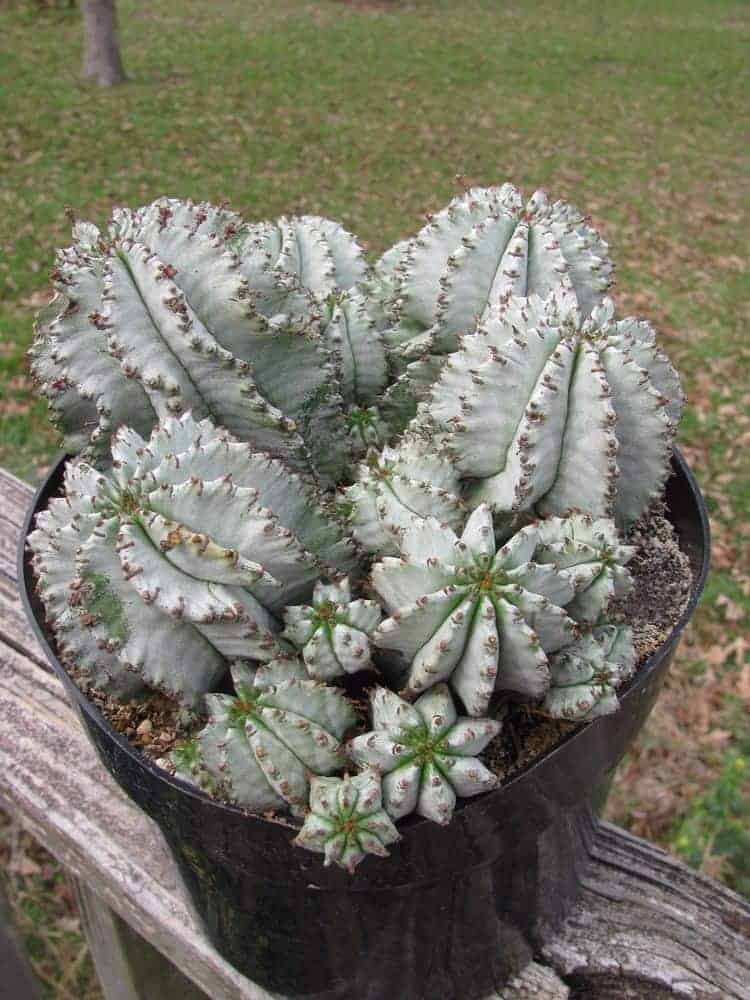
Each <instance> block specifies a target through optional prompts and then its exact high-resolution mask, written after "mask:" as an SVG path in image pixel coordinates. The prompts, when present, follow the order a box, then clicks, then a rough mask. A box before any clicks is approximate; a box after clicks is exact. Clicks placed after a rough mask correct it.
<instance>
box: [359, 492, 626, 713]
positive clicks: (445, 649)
mask: <svg viewBox="0 0 750 1000" xmlns="http://www.w3.org/2000/svg"><path fill="white" fill-rule="evenodd" d="M580 520H581V521H582V522H583V521H585V519H580ZM575 533H576V532H575V524H572V525H571V524H566V522H564V521H558V522H557V523H556V524H552V525H549V526H547V525H544V524H542V525H530V526H529V527H527V528H524V529H522V530H521V531H519V532H517V534H515V535H514V536H513V537H512V538H511V539H510V540H509V541H508V542H506V543H505V544H504V545H503V546H502V547H501V548H500V549H499V550H497V549H496V543H495V534H494V530H493V523H492V515H491V513H490V510H489V508H488V507H487V505H486V504H482V505H480V506H479V507H477V508H476V510H475V511H474V512H473V513H472V514H471V516H470V517H469V519H468V521H467V523H466V527H465V528H464V532H463V534H462V536H461V538H460V539H459V538H457V537H456V535H455V534H454V533H453V531H452V530H451V529H450V528H448V527H447V526H446V525H440V524H438V522H437V521H435V520H434V519H431V518H430V519H427V520H424V521H421V522H419V523H417V524H414V525H412V526H411V527H409V528H407V529H406V530H405V531H404V532H403V535H402V538H401V551H402V558H400V559H395V558H390V557H385V558H384V559H383V560H382V561H381V562H379V563H376V564H375V566H374V567H373V570H372V581H373V585H374V587H375V590H376V591H377V592H378V594H379V595H380V598H381V600H382V601H383V603H384V605H385V607H386V609H387V610H388V612H389V613H390V615H391V617H390V618H388V619H386V621H384V622H383V623H382V624H381V625H379V626H378V628H377V629H376V630H375V633H374V634H373V642H374V643H375V645H377V646H381V647H382V648H384V649H389V650H393V651H394V652H397V653H398V654H400V656H401V658H402V660H403V662H404V663H405V666H406V682H405V683H406V686H405V694H406V695H407V696H408V697H414V696H416V695H417V694H420V693H421V692H422V691H424V690H426V689H427V688H429V687H432V686H433V685H434V684H437V683H439V682H440V681H447V682H448V683H449V684H450V686H451V687H452V688H453V690H454V691H455V692H456V693H457V694H458V695H459V697H460V698H461V700H462V701H463V703H464V706H465V707H466V710H467V711H468V712H469V714H470V715H474V716H476V715H483V714H484V713H485V712H486V711H487V706H488V704H489V700H490V697H491V695H492V693H493V691H495V690H501V691H515V692H518V693H519V694H522V695H526V696H527V697H530V698H539V697H541V696H543V695H544V694H545V693H546V691H547V689H548V687H549V680H550V678H549V666H548V658H547V654H548V653H551V652H554V651H555V650H557V649H560V648H561V647H562V646H565V645H567V644H568V643H570V642H571V641H572V640H573V639H574V638H575V636H576V632H577V629H576V624H575V622H574V621H573V619H572V618H571V617H569V615H568V614H567V613H566V611H565V610H564V608H565V607H566V605H570V604H571V603H572V602H574V601H575V600H579V599H580V598H581V596H582V595H583V594H584V593H586V592H588V591H589V590H591V589H592V588H593V590H594V592H593V594H592V595H591V598H590V605H585V607H586V610H587V612H593V610H594V608H595V606H596V605H597V602H599V603H598V609H597V617H598V616H600V615H601V614H602V613H603V612H604V611H605V610H606V599H607V598H608V596H609V593H608V591H607V588H604V587H603V588H602V589H601V590H597V589H596V585H597V583H598V581H599V580H600V579H601V577H602V574H606V573H607V571H608V570H609V565H607V566H605V565H604V563H603V556H602V552H601V545H602V544H603V543H601V544H600V546H599V548H597V547H596V545H591V546H589V548H588V549H587V550H583V549H579V548H578V547H577V546H574V543H573V542H571V537H575ZM586 537H590V535H588V534H587V535H586ZM552 538H556V539H557V540H558V544H559V545H560V546H561V548H562V549H563V550H564V548H565V545H566V543H567V544H568V546H569V548H570V549H571V553H572V552H573V550H574V551H575V557H573V556H572V555H571V559H570V565H569V566H567V567H563V566H560V565H558V563H557V562H555V561H553V558H552V555H551V549H550V546H554V544H555V543H553V542H552V541H551V539H552ZM540 549H541V550H542V554H543V555H545V554H546V557H547V558H548V559H549V561H548V562H546V563H542V562H538V561H536V556H537V553H538V552H539V550H540ZM617 555H618V554H617V553H614V552H610V550H609V548H607V550H606V559H605V561H607V560H610V559H611V560H612V561H613V563H614V562H615V560H616V559H617ZM578 560H580V561H578ZM617 565H618V566H619V564H617ZM622 572H623V573H626V572H627V571H625V570H622Z"/></svg>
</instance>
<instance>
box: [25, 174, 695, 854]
mask: <svg viewBox="0 0 750 1000" xmlns="http://www.w3.org/2000/svg"><path fill="white" fill-rule="evenodd" d="M73 237H74V242H73V246H72V247H70V248H69V249H68V250H64V251H62V252H61V253H60V254H59V255H58V259H57V268H56V271H55V275H54V280H55V286H56V289H57V297H56V299H55V300H54V301H53V302H52V303H51V304H50V306H49V307H47V308H46V309H45V310H43V312H42V313H41V314H40V316H39V319H38V326H37V336H36V339H35V343H34V347H33V349H32V352H31V353H32V362H33V371H34V374H35V376H36V378H37V380H38V381H39V383H40V385H41V388H42V390H43V392H44V393H45V394H46V395H47V397H48V399H49V402H50V407H51V410H52V413H53V416H54V417H55V419H56V421H57V423H58V425H59V427H60V428H61V430H62V431H63V434H64V440H65V445H66V447H67V448H68V449H69V450H71V451H73V452H76V453H80V457H79V458H78V459H77V460H75V461H72V462H71V463H69V465H68V467H67V469H66V473H65V484H64V487H65V488H64V497H62V498H56V499H53V500H51V501H50V503H49V505H48V508H47V509H46V510H45V511H43V512H42V513H41V514H40V515H39V516H38V518H37V523H36V526H35V530H34V531H33V532H32V533H31V535H30V537H29V545H30V548H31V549H32V551H33V553H34V555H33V564H34V568H35V571H36V576H37V585H38V591H39V595H40V598H41V601H42V603H43V605H44V609H45V613H46V617H47V620H48V625H49V627H50V630H51V631H52V632H53V633H54V636H55V640H56V644H57V651H58V653H59V655H60V657H61V659H62V660H63V662H64V663H65V665H66V667H68V668H69V669H71V670H73V669H74V671H75V677H76V679H77V680H78V681H79V682H80V683H83V684H84V686H91V687H95V688H99V689H100V690H102V691H104V692H105V693H106V694H108V695H111V696H113V697H117V698H128V697H132V696H134V695H141V694H142V693H143V690H144V688H146V689H148V688H152V689H157V690H160V691H162V692H164V693H166V694H167V695H169V696H172V697H173V698H175V699H176V700H177V701H178V702H179V703H180V704H181V705H182V706H183V707H185V708H188V709H190V710H191V711H189V712H186V713H185V717H186V718H188V719H189V718H194V716H193V714H192V710H193V709H201V708H203V707H206V708H207V710H208V712H209V713H210V721H209V722H208V724H207V725H206V726H205V727H204V728H203V730H202V731H201V732H200V733H199V734H198V736H197V737H196V736H194V735H193V736H192V737H190V738H187V739H185V740H184V741H183V742H182V743H181V744H180V745H179V746H178V748H177V749H176V750H175V751H174V752H173V753H172V754H171V755H170V763H168V764H167V766H170V767H172V768H173V769H174V771H175V773H177V774H179V775H181V776H182V777H183V778H185V779H186V780H188V781H192V782H193V783H194V784H196V785H198V786H199V787H201V788H202V789H204V790H205V791H207V792H208V793H210V794H214V795H224V796H226V797H228V798H230V799H231V800H232V801H234V802H236V803H239V804H240V805H242V806H244V807H245V808H247V809H250V810H252V811H254V812H259V813H263V812H264V811H267V810H282V809H283V810H287V811H290V812H291V813H292V814H293V815H295V816H298V817H299V816H301V815H302V813H303V812H304V810H305V808H306V807H307V805H308V803H309V809H308V811H307V813H306V816H305V821H304V825H303V827H302V829H301V831H300V833H299V836H298V837H297V840H296V843H298V844H299V845H301V846H303V847H306V848H308V849H310V850H313V851H319V852H321V853H323V854H324V855H325V863H326V864H331V863H336V864H339V865H341V866H342V867H344V868H347V869H348V870H350V871H352V870H353V869H354V868H355V866H356V865H357V864H358V863H359V862H360V861H361V860H362V858H363V857H364V856H365V855H366V854H367V853H373V854H376V855H384V854H386V853H387V850H386V849H387V846H388V845H389V844H390V843H392V842H393V841H395V840H396V839H397V838H398V833H397V831H396V829H395V827H394V825H393V820H394V819H400V818H401V817H404V816H406V815H407V814H410V813H413V812H416V813H419V814H421V815H422V816H426V817H428V818H430V819H432V820H435V821H437V822H439V823H446V822H448V821H449V820H450V818H451V815H452V813H453V809H454V806H455V804H456V801H457V799H459V798H462V797H467V796H470V795H476V794H479V793H480V792H483V791H486V790H488V789H490V788H492V787H494V786H495V785H496V784H497V778H496V777H495V776H494V775H493V774H492V773H491V772H490V771H489V770H488V769H487V768H486V767H485V766H484V765H483V764H482V762H481V761H480V760H479V758H478V756H477V755H478V754H479V753H480V752H481V751H482V750H483V749H484V748H485V747H486V746H487V744H488V743H489V741H490V740H491V739H492V738H493V737H494V736H495V735H496V734H497V732H498V731H499V728H500V723H499V722H497V721H494V720H492V719H489V718H486V717H485V716H486V715H487V713H488V708H489V704H490V700H491V698H492V696H493V694H495V693H498V694H502V693H508V694H512V695H515V696H520V697H521V698H522V699H525V700H527V701H530V700H534V701H536V702H538V703H539V705H540V706H541V708H540V711H541V713H542V714H547V715H549V716H552V717H555V718H564V719H570V720H573V721H581V722H585V721H588V720H590V719H593V718H595V717H596V716H597V715H602V714H604V713H606V712H609V711H612V710H614V708H615V707H616V705H617V695H616V689H617V687H618V685H619V684H620V683H621V682H622V681H624V680H625V679H626V678H628V677H629V676H630V675H631V674H632V672H633V670H634V665H635V656H634V652H633V644H632V637H631V634H630V630H629V629H628V628H627V627H625V626H621V625H616V626H615V625H611V624H610V623H609V618H608V614H607V611H608V608H609V605H610V603H611V602H612V601H613V600H615V599H621V598H622V597H623V596H624V595H625V594H626V593H627V590H628V588H629V587H630V585H631V580H630V575H629V573H628V570H627V568H626V564H627V562H628V560H629V559H630V558H631V556H632V554H633V549H632V548H631V547H630V546H627V545H625V544H623V542H622V540H621V538H620V536H619V535H618V528H620V529H622V528H625V527H628V526H629V525H630V524H631V523H632V522H633V521H635V520H636V519H637V518H638V517H639V516H640V515H641V513H642V512H643V511H644V509H646V508H647V507H648V505H649V504H650V503H651V501H653V500H655V499H656V498H657V497H659V496H660V494H661V493H662V492H663V485H664V482H665V477H666V475H667V472H668V462H669V458H670V450H671V445H672V439H673V436H674V432H675V428H676V424H677V421H678V420H679V416H680V409H681V406H682V393H681V390H680V386H679V381H678V378H677V375H676V373H675V372H674V370H673V368H672V367H671V365H670V364H669V361H668V360H667V359H666V357H665V356H664V355H663V354H662V353H661V351H660V350H659V348H658V347H657V346H656V341H655V335H654V333H653V331H652V330H651V328H650V327H649V326H648V325H647V324H645V323H642V322H639V321H636V320H633V319H625V320H620V321H617V320H615V318H614V313H613V306H612V303H611V301H610V300H609V299H607V298H605V293H606V289H607V286H608V284H609V279H610V275H611V270H612V265H611V264H610V262H609V260H608V258H607V253H606V244H604V243H603V242H602V241H601V239H600V238H599V236H598V235H597V234H596V233H595V232H594V231H593V230H592V229H591V228H590V227H589V226H588V225H587V223H585V222H584V221H583V220H582V219H581V218H580V217H579V216H578V214H577V213H576V212H575V211H574V210H573V209H571V208H570V207H569V206H567V205H565V204H563V203H561V202H557V203H555V204H553V205H550V204H549V202H548V201H547V199H546V196H544V195H543V194H542V193H540V192H537V194H535V195H534V196H533V197H532V199H531V200H530V201H529V202H528V203H527V204H526V205H524V204H523V202H522V199H521V197H520V195H519V194H518V192H517V191H516V190H515V189H514V188H513V187H511V186H510V185H504V186H502V187H498V188H487V189H479V188H477V189H472V190H470V191H467V192H466V193H465V194H464V195H462V196H461V197H459V198H457V199H455V200H454V201H453V202H452V203H451V205H450V206H448V208H447V209H445V210H444V211H442V212H440V213H438V215H436V216H435V217H434V218H433V219H432V220H431V221H430V223H429V224H428V225H427V226H426V227H425V228H424V229H423V230H422V231H421V232H420V233H419V234H418V235H417V236H416V237H415V238H414V239H412V240H409V241H406V242H404V243H400V244H397V245H396V246H395V247H393V248H392V249H391V250H389V251H388V252H387V253H386V254H385V255H384V256H383V257H382V258H381V260H380V261H379V262H378V264H377V265H376V267H375V268H374V270H371V269H370V268H369V267H368V265H367V263H366V261H365V259H364V256H363V254H362V251H361V249H360V247H359V246H358V244H357V242H356V240H355V239H354V237H352V236H351V235H350V234H349V233H347V232H346V231H345V230H344V229H343V228H342V227H341V226H338V225H337V224H336V223H333V222H330V221H328V220H325V219H322V218H318V217H313V216H303V217H297V218H292V217H282V218H280V219H279V220H277V221H276V222H264V223H258V224H253V225H248V224H246V223H245V222H244V221H243V220H242V219H241V218H240V217H239V216H237V215H235V214H234V213H231V212H229V211H227V210H226V209H224V208H222V207H219V208H215V207H213V206H210V205H196V204H193V203H191V202H180V201H175V200H167V199H162V200H160V201H157V202H154V203H153V204H151V205H148V206H145V207H144V208H142V209H139V210H137V211H134V212H133V211H129V210H120V211H117V212H115V214H114V216H113V219H112V221H111V223H110V225H109V227H108V229H107V230H106V231H104V232H101V231H99V230H98V229H97V228H96V227H95V226H93V225H91V224H89V223H76V224H75V226H74V233H73ZM519 528H520V530H518V529H519ZM459 533H460V535H459ZM373 562H374V565H371V564H372V563H373ZM370 566H371V570H372V576H371V583H372V586H373V587H374V591H375V592H376V594H377V595H378V597H379V599H380V601H379V603H378V602H377V601H375V600H372V599H365V598H360V599H355V600H353V599H352V592H353V590H354V587H360V586H362V584H361V576H362V575H363V573H365V572H366V571H367V569H368V567H370ZM350 578H351V580H352V581H353V584H350V582H349V581H350ZM365 587H367V584H365ZM360 592H361V593H366V594H367V596H368V598H370V597H371V596H372V595H371V593H370V591H369V590H367V589H366V590H364V591H360ZM383 609H385V612H386V616H387V617H385V619H384V620H383ZM583 629H585V630H586V631H583V632H582V630H583ZM371 643H372V645H373V646H376V647H378V648H379V649H380V650H382V651H385V652H383V653H381V654H379V655H378V657H377V661H376V665H377V669H378V670H379V672H380V674H381V676H382V677H384V678H385V681H386V682H387V683H388V684H389V685H390V686H391V688H392V689H393V690H387V689H386V688H384V687H379V688H377V689H376V691H375V692H374V693H373V695H372V726H371V730H370V731H369V732H365V733H364V734H363V735H359V736H356V737H355V738H354V739H351V737H352V733H351V732H350V730H351V729H352V727H353V726H354V725H355V723H356V721H357V720H356V713H355V711H354V709H353V703H352V702H351V701H350V700H349V699H348V698H347V696H346V695H345V694H344V692H343V691H342V690H340V689H336V688H331V687H327V686H325V685H324V684H323V683H321V682H322V681H327V680H329V679H333V678H343V679H344V680H343V681H342V683H345V684H346V686H347V687H349V688H350V689H354V688H356V686H357V684H358V681H357V680H349V679H348V677H347V675H349V674H353V673H355V672H357V671H360V670H362V669H364V668H370V667H373V668H374V665H375V664H374V658H373V653H372V650H371ZM228 671H231V674H232V678H233V681H234V687H235V694H233V695H227V694H219V693H217V691H219V690H227V688H225V687H224V686H223V685H224V684H225V683H226V682H227V673H228ZM397 685H398V686H399V687H400V689H401V690H400V694H401V697H400V696H399V695H397V694H395V693H394V691H395V690H396V687H397ZM451 691H452V692H453V693H451ZM454 696H456V697H457V698H459V699H460V701H461V702H462V704H463V710H465V711H466V712H467V713H468V716H469V717H463V716H459V715H458V712H457V709H456V705H454V701H453V697H454ZM516 700H518V698H517V697H516ZM358 731H359V730H358ZM345 739H350V743H349V748H348V749H349V757H348V758H347V756H346V754H345V753H344V748H343V745H342V741H343V740H345ZM351 760H353V761H355V762H356V764H357V765H358V766H360V767H362V768H364V770H363V771H362V772H361V773H359V774H356V775H353V776H351V777H350V776H349V775H345V776H344V777H343V778H342V777H336V776H335V775H336V774H337V773H339V772H342V771H344V769H345V767H346V765H347V761H351ZM389 814H390V815H389Z"/></svg>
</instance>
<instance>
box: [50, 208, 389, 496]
mask: <svg viewBox="0 0 750 1000" xmlns="http://www.w3.org/2000/svg"><path fill="white" fill-rule="evenodd" d="M366 274H367V267H366V264H365V263H364V259H363V257H362V252H361V250H360V248H359V247H358V245H357V244H356V242H355V241H354V238H353V237H352V236H350V235H349V234H348V233H347V232H346V231H345V230H344V229H342V228H341V227H340V226H338V225H337V224H336V223H333V222H329V221H328V220H325V219H320V218H317V217H310V216H307V217H302V218H293V219H287V218H283V219H280V220H278V222H277V223H260V224H257V225H253V226H248V225H246V224H245V223H244V222H243V221H242V220H241V219H240V218H239V216H237V215H235V214H234V213H231V212H228V211H226V210H225V209H223V208H215V207H213V206H211V205H207V204H199V205H195V204H193V203H191V202H181V201H177V200H174V199H161V200H159V201H156V202H153V203H152V204H150V205H146V206H144V207H143V208H140V209H138V210H136V211H130V210H128V209H120V210H117V211H116V212H115V213H114V215H113V217H112V220H111V222H110V224H109V227H108V229H107V230H106V231H105V232H100V231H99V229H97V227H96V226H94V225H92V224H91V223H85V222H78V223H76V224H75V225H74V227H73V245H72V246H71V247H69V248H68V249H66V250H63V251H61V252H60V253H59V254H58V258H57V266H56V268H55V272H54V274H53V278H54V282H55V288H56V291H57V296H56V298H55V300H54V301H53V303H52V304H51V305H50V306H48V307H47V308H46V309H45V310H44V311H43V312H42V313H41V314H40V316H39V318H38V324H37V336H36V338H35V343H34V346H33V348H32V351H31V357H32V371H33V373H34V375H35V377H36V378H37V380H38V382H39V384H40V386H41V389H42V391H43V392H44V393H45V395H46V396H47V398H48V400H49V403H50V408H51V413H52V416H53V418H54V419H55V420H56V422H57V423H58V425H59V427H60V428H61V430H62V431H63V433H64V436H65V446H66V448H67V449H68V450H70V451H72V452H74V453H77V452H82V453H83V454H84V456H85V457H86V458H87V459H88V460H89V461H92V462H95V463H97V462H100V461H101V460H102V459H103V458H104V459H105V460H106V456H107V454H108V448H109V439H110V436H111V434H112V433H113V431H114V430H115V429H116V428H117V427H119V426H120V425H121V424H127V425H128V426H130V427H132V428H133V429H134V430H136V431H137V432H139V433H141V434H144V435H147V434H148V433H150V431H151V429H152V428H153V426H154V425H155V424H157V423H158V422H159V421H161V420H164V419H165V418H166V417H168V416H173V415H176V414H181V413H183V412H186V411H191V412H192V414H193V416H194V417H195V418H196V419H201V418H210V419H211V420H212V421H213V422H214V423H216V424H218V425H221V426H223V427H225V428H226V429H227V430H228V431H229V432H230V433H232V434H233V435H235V436H237V437H238V438H239V439H241V440H243V441H248V442H250V443H252V445H253V447H254V448H256V449H257V450H263V451H268V452H270V453H271V454H273V455H275V456H277V457H281V458H284V459H285V461H286V462H287V463H288V464H289V465H290V466H291V467H293V468H296V469H298V470H304V469H306V468H308V467H309V466H312V468H314V469H315V470H316V472H317V474H318V475H319V477H320V478H321V479H322V480H323V481H325V482H331V481H333V480H335V479H336V478H337V477H338V476H339V475H340V474H341V473H342V471H343V469H344V468H345V467H346V464H347V462H348V461H349V454H348V441H347V427H346V420H345V411H346V405H345V400H346V402H347V403H364V404H366V403H369V402H370V401H371V400H372V399H373V398H374V397H375V396H376V395H377V394H378V392H379V391H380V390H381V389H382V388H384V386H385V384H386V368H385V352H384V348H383V346H382V344H381V342H380V338H379V335H378V334H377V332H376V331H375V330H374V329H373V324H372V320H371V319H370V318H369V317H368V315H367V312H366V303H365V302H364V300H363V299H362V296H361V295H360V294H359V293H358V292H357V289H356V287H355V285H356V283H357V282H358V281H359V280H361V279H362V278H364V277H365V275H366ZM337 376H340V377H341V379H342V381H341V384H340V385H339V382H338V378H337ZM342 393H343V398H342ZM322 439H325V441H326V445H325V447H322V448H321V447H320V445H321V440H322Z"/></svg>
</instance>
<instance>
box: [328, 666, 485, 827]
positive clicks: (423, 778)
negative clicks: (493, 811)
mask: <svg viewBox="0 0 750 1000" xmlns="http://www.w3.org/2000/svg"><path fill="white" fill-rule="evenodd" d="M371 704H372V726H373V728H372V732H369V733H363V734H362V735H361V736H357V737H356V738H355V739H353V740H352V741H351V742H350V743H349V746H348V750H349V754H350V756H351V757H352V759H353V760H355V761H356V762H357V764H359V765H360V766H363V767H368V766H369V767H373V768H374V769H375V770H377V771H378V772H379V773H380V774H381V775H383V805H384V807H385V810H386V812H387V813H388V815H389V816H390V817H391V818H392V819H394V820H398V819H401V818H402V817H403V816H408V815H409V813H413V812H416V813H418V814H419V815H420V816H424V817H425V818H426V819H430V820H433V821H434V822H436V823H441V824H443V825H445V824H447V823H449V822H450V820H451V818H452V816H453V809H454V807H455V804H456V798H457V797H461V798H469V797H470V796H472V795H479V794H480V793H481V792H488V791H490V790H491V789H493V788H495V787H496V786H497V784H498V779H497V777H496V776H495V775H494V774H493V773H492V772H491V771H489V770H488V769H487V768H486V767H485V766H484V764H483V763H482V762H481V761H480V760H479V759H478V758H477V757H476V756H475V755H476V754H478V753H480V752H481V751H482V750H484V748H485V747H486V746H487V744H488V743H489V742H490V740H492V739H494V737H495V736H497V734H498V733H499V732H500V729H501V723H500V722H498V721H496V720H495V719H474V718H462V717H459V715H458V713H457V711H456V707H455V705H454V703H453V698H452V697H451V693H450V691H449V690H448V687H447V685H445V684H436V685H435V687H433V688H430V690H429V691H427V692H426V694H423V695H422V696H421V697H420V698H418V699H417V701H416V702H415V703H414V704H413V705H410V704H409V703H408V702H406V701H403V699H401V698H399V697H398V695H396V694H394V693H393V692H392V691H389V690H387V688H382V687H378V688H376V689H375V691H373V693H372V696H371Z"/></svg>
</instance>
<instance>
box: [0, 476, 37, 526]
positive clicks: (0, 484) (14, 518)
mask: <svg viewBox="0 0 750 1000" xmlns="http://www.w3.org/2000/svg"><path fill="white" fill-rule="evenodd" d="M33 495H34V491H33V489H32V488H31V487H30V486H29V485H28V483H24V482H22V481H21V480H20V479H17V478H16V477H15V476H14V475H12V474H11V473H10V472H8V471H7V470H6V469H3V468H2V467H0V498H2V502H1V503H0V512H2V516H3V517H4V518H5V519H6V520H7V521H9V522H10V523H11V524H15V525H16V527H17V528H20V527H21V525H22V524H23V519H24V517H25V516H26V510H27V508H28V506H29V502H30V500H31V498H32V496H33Z"/></svg>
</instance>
